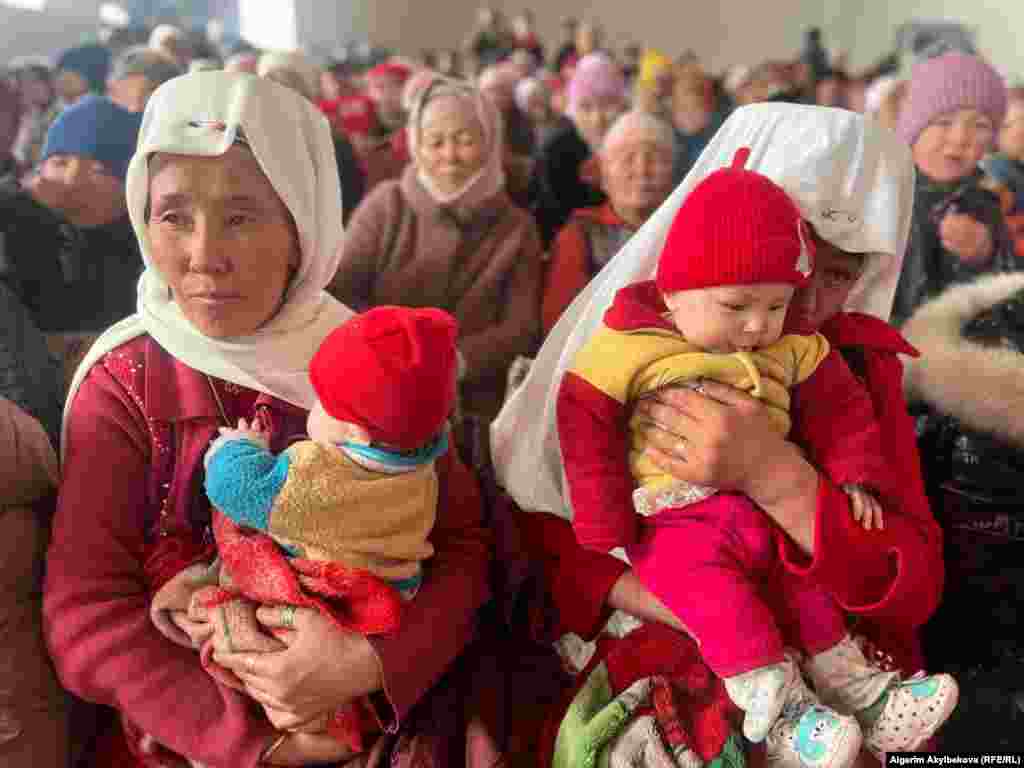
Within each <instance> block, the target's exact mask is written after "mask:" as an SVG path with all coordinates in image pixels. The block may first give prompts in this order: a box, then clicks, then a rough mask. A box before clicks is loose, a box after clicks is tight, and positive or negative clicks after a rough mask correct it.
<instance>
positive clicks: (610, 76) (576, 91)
mask: <svg viewBox="0 0 1024 768" xmlns="http://www.w3.org/2000/svg"><path fill="white" fill-rule="evenodd" d="M566 95H567V97H568V98H567V102H568V103H567V108H568V109H567V111H568V112H569V114H570V115H571V114H573V113H574V112H575V111H576V107H577V106H579V103H580V101H582V100H583V99H586V98H594V97H605V98H609V99H621V100H622V101H623V102H625V100H626V79H625V78H624V77H623V75H622V70H621V69H620V68H619V65H618V64H616V63H615V62H614V61H612V60H611V59H610V58H609V57H608V56H607V55H606V54H603V53H601V52H597V53H588V54H587V55H586V56H584V57H583V58H582V59H580V60H579V62H578V63H577V64H576V72H575V73H574V74H573V76H572V79H571V80H570V81H569V86H568V89H567V93H566Z"/></svg>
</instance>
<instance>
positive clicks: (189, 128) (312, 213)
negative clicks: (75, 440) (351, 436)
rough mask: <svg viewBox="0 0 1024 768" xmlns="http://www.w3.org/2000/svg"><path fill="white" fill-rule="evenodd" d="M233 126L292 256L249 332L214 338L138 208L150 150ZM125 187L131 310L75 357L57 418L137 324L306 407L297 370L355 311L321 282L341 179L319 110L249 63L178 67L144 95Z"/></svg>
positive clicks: (336, 223)
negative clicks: (140, 269) (277, 290)
mask: <svg viewBox="0 0 1024 768" xmlns="http://www.w3.org/2000/svg"><path fill="white" fill-rule="evenodd" d="M218 123H220V124H223V125H222V126H220V127H218V126H217V124H218ZM239 131H241V133H242V134H243V135H244V137H245V141H246V143H247V144H248V145H249V148H250V149H251V150H252V153H253V155H254V156H255V158H256V160H257V162H258V163H259V165H260V168H261V169H262V170H263V173H264V174H265V175H266V177H267V178H268V179H269V180H270V183H271V185H272V186H273V187H274V191H275V192H277V194H278V196H279V197H280V198H281V200H282V202H284V204H285V206H286V207H287V208H288V211H289V212H290V213H291V215H292V218H293V219H294V220H295V227H296V229H297V231H298V235H299V247H300V250H301V254H302V259H301V263H300V264H299V268H298V270H297V271H296V273H295V275H294V276H293V278H292V281H291V283H290V285H289V287H288V292H287V293H286V294H285V299H284V303H283V304H282V306H281V308H280V310H278V313H277V314H276V315H275V316H274V317H273V318H272V319H271V320H270V322H268V323H267V324H266V325H264V326H263V327H261V328H259V329H258V330H257V331H255V332H254V333H253V334H251V335H249V336H245V337H240V338H234V339H231V340H218V339H212V338H210V337H208V336H205V335H203V334H202V333H200V332H199V331H198V330H197V329H196V328H195V326H194V325H192V323H191V322H190V321H189V320H187V319H186V318H185V316H184V315H183V314H182V313H181V310H180V309H179V308H178V305H177V304H175V303H174V302H173V301H171V298H170V291H169V289H168V287H167V283H165V282H164V280H163V278H162V277H161V276H160V275H159V273H158V272H157V271H156V269H154V267H153V262H152V259H151V257H150V251H149V238H148V235H147V231H146V220H145V211H146V203H147V201H148V199H149V158H150V156H151V155H153V154H154V153H157V152H160V153H168V154H177V155H199V156H219V155H223V154H224V153H225V152H227V150H228V149H229V148H230V147H231V146H232V144H233V143H234V142H235V139H236V137H237V136H238V133H239ZM127 196H128V213H129V215H130V216H131V220H132V225H133V227H134V228H135V235H136V237H137V238H138V240H139V247H140V249H141V250H142V258H143V261H144V262H145V265H146V270H145V272H144V273H143V274H142V277H141V278H140V279H139V299H138V311H137V312H136V314H134V315H132V316H130V317H127V318H125V319H124V320H122V321H121V322H119V323H117V324H116V325H113V326H112V327H111V328H109V329H108V330H107V331H106V332H105V333H104V334H103V335H102V336H100V338H99V339H98V340H97V341H96V343H95V344H94V345H93V347H92V348H91V349H90V350H89V353H88V355H86V357H85V359H84V360H83V361H82V364H81V365H80V366H79V367H78V370H77V371H76V372H75V376H74V379H73V381H72V384H71V390H70V392H69V393H68V399H67V403H66V405H65V407H64V429H65V430H66V429H67V419H68V414H69V413H70V412H71V406H72V402H73V401H74V397H75V394H76V392H77V391H78V387H79V385H80V384H81V382H82V380H83V379H84V378H85V375H86V373H87V372H88V370H89V369H90V368H91V367H92V365H93V364H94V363H95V362H96V361H97V360H99V359H100V358H101V357H102V356H103V355H105V354H106V353H107V352H110V351H111V350H113V349H115V348H116V347H119V346H121V345H122V344H124V343H125V342H127V341H129V340H131V339H133V338H135V337H137V336H141V335H142V334H145V333H148V334H149V335H150V336H152V337H153V338H154V339H155V340H156V342H157V343H158V344H159V345H160V346H161V347H163V348H164V349H165V350H167V352H168V353H169V354H170V355H172V356H173V357H175V358H177V359H178V360H181V361H182V362H183V363H185V364H186V365H188V366H189V367H190V368H194V369H196V370H197V371H200V372H202V373H206V374H209V375H210V376H214V377H216V378H219V379H224V380H225V381H230V382H233V383H235V384H239V385H241V386H243V387H247V388H249V389H254V390H257V391H259V392H265V393H266V394H269V395H273V396H274V397H278V398H280V399H281V400H285V401H286V402H289V403H292V404H294V405H297V406H300V407H302V408H311V407H312V406H313V403H314V402H315V400H316V394H315V393H314V391H313V387H312V385H311V384H310V382H309V376H308V372H307V371H308V368H309V361H310V358H312V356H313V353H314V352H315V351H316V349H317V347H318V346H319V345H320V342H321V341H322V340H323V339H324V337H325V336H327V334H328V333H330V332H331V331H332V330H334V329H335V328H337V327H338V326H339V325H341V324H342V323H343V322H345V321H346V320H347V319H348V318H350V317H351V316H352V315H353V312H352V311H351V310H350V309H348V307H346V306H345V305H343V304H341V303H340V302H338V301H336V300H335V299H334V298H332V297H331V296H330V295H328V294H327V293H326V292H325V291H324V288H325V287H326V286H327V284H328V283H329V282H330V280H331V278H332V277H333V276H334V274H335V272H336V271H337V269H338V263H339V261H340V259H341V250H340V246H341V239H342V227H341V190H340V186H339V181H338V173H337V165H336V163H335V159H334V142H333V140H332V139H331V128H330V125H329V124H328V122H327V119H326V118H325V117H324V116H323V115H322V114H321V113H320V112H319V110H317V109H316V107H315V106H314V105H313V104H311V103H310V102H309V101H307V100H306V99H304V98H303V97H302V96H301V95H300V94H298V93H296V92H295V91H292V90H290V89H288V88H285V87H284V86H282V85H279V84H277V83H274V82H272V81H270V80H266V79H263V78H259V77H256V76H255V75H249V74H240V73H228V72H197V73H194V74H189V75H185V76H183V77H176V78H174V79H173V80H169V81H167V82H166V83H164V84H163V85H162V86H160V88H158V89H157V90H156V92H155V93H154V94H153V96H152V98H151V99H150V100H149V104H148V105H147V106H146V112H145V114H144V115H143V118H142V128H141V130H140V132H139V144H138V148H137V149H136V152H135V155H134V157H133V158H132V161H131V164H130V165H129V166H128V178H127ZM63 441H64V438H63V437H62V440H61V442H62V444H63Z"/></svg>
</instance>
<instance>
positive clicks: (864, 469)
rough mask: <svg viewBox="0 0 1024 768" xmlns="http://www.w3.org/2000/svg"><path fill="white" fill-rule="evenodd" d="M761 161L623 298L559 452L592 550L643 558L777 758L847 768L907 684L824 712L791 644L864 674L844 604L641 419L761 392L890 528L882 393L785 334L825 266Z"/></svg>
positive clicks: (592, 358)
mask: <svg viewBox="0 0 1024 768" xmlns="http://www.w3.org/2000/svg"><path fill="white" fill-rule="evenodd" d="M748 155H749V150H740V152H738V153H737V156H736V158H735V159H734V161H733V165H732V167H731V168H726V169H722V170H720V171H717V172H715V173H713V174H711V175H710V176H708V178H706V179H705V180H704V181H703V182H701V183H700V184H699V185H698V186H696V187H695V188H694V189H693V191H692V192H691V193H690V195H689V196H688V197H687V198H686V200H685V202H684V203H683V205H682V206H681V207H680V209H679V211H678V213H677V215H676V218H675V219H674V221H673V223H672V225H671V227H670V229H669V233H668V236H667V238H666V241H665V245H664V248H663V250H662V254H661V258H660V260H659V264H658V269H657V275H656V279H655V280H654V281H648V282H642V283H634V284H632V285H629V286H626V287H625V288H623V289H622V290H620V291H619V293H618V294H617V295H616V297H615V300H614V302H613V304H612V306H611V307H610V308H609V310H608V311H607V313H606V314H605V316H604V321H603V325H602V327H600V328H599V329H598V331H597V332H596V333H595V334H594V335H593V336H592V337H591V338H590V339H589V340H588V341H587V343H586V344H585V345H584V346H583V347H582V348H581V349H580V351H579V352H578V354H577V356H576V358H575V359H574V362H573V365H572V367H571V368H570V370H569V371H568V372H567V373H566V375H565V377H564V378H563V380H562V382H561V385H560V390H559V395H558V401H557V413H556V416H557V423H558V433H559V443H560V448H561V453H562V459H563V463H564V468H565V478H566V482H567V488H568V497H569V500H570V502H571V505H572V510H573V528H574V530H575V532H576V536H577V538H578V540H579V541H580V543H581V545H582V546H584V547H586V548H588V549H593V550H598V551H602V552H607V551H609V550H612V549H614V548H617V547H625V548H626V553H627V555H628V557H629V560H630V562H631V564H632V565H633V568H634V570H635V572H636V574H637V576H638V577H639V578H640V579H641V580H642V581H643V583H644V584H645V585H646V586H647V588H648V589H649V590H650V591H651V592H652V593H653V594H655V595H656V596H657V597H658V598H659V599H660V600H661V602H662V603H663V604H665V605H666V606H667V607H668V608H669V609H670V610H672V611H673V613H674V614H675V615H676V616H677V617H678V619H679V620H680V621H681V622H682V623H683V624H684V625H685V626H686V628H687V629H688V631H689V632H690V634H691V635H693V636H694V638H695V639H696V640H697V641H698V643H699V644H700V648H701V653H702V654H703V656H704V658H705V660H706V661H707V663H708V665H709V666H710V667H711V669H712V670H714V672H715V673H716V674H717V675H719V676H720V677H722V678H723V679H724V681H725V686H726V690H727V692H728V694H729V696H730V698H731V699H732V701H733V702H734V703H735V704H736V705H737V706H738V707H739V708H740V709H741V710H743V712H744V713H745V718H744V725H743V730H744V734H745V736H746V737H747V738H748V739H749V740H751V741H753V742H761V741H765V742H766V744H767V749H768V756H769V762H778V763H780V764H782V765H789V766H794V767H795V766H803V767H805V768H806V767H807V766H828V767H829V768H839V767H840V766H845V765H850V764H852V763H853V762H854V760H855V758H856V756H857V754H858V752H859V750H860V747H861V744H862V741H863V739H864V738H865V735H866V736H867V738H868V741H869V746H871V745H872V744H873V743H874V742H873V741H872V739H873V738H875V737H876V736H877V735H878V734H875V733H874V732H873V731H872V730H871V729H872V728H873V727H874V724H875V722H876V720H877V715H878V713H877V712H875V711H874V708H875V707H874V705H875V703H876V702H877V701H879V700H880V699H881V697H882V696H883V693H884V691H885V686H886V685H888V684H889V682H891V680H890V679H887V678H884V676H880V677H879V676H876V677H875V678H872V679H871V680H870V681H867V682H866V683H865V685H864V686H863V688H864V690H859V691H858V694H857V697H856V700H855V701H853V700H851V701H844V702H831V701H830V702H829V703H830V704H832V705H835V706H836V709H839V710H841V711H842V712H843V714H840V712H838V711H836V710H835V709H832V708H830V707H826V706H824V705H822V704H821V702H820V701H819V700H818V698H817V697H816V696H815V694H814V693H812V692H811V690H810V689H809V688H808V687H807V685H806V683H805V682H804V679H803V676H802V673H801V669H800V667H799V666H798V665H797V663H796V661H795V660H794V658H793V656H792V655H791V653H792V652H791V651H789V650H788V649H789V648H791V647H795V648H797V649H799V651H800V652H802V653H803V654H805V655H806V657H807V659H806V661H805V662H804V663H805V664H809V665H811V666H812V667H814V666H815V665H819V666H822V667H827V668H828V669H829V670H830V671H831V674H832V675H833V676H835V675H840V676H841V675H844V674H846V675H847V676H848V677H849V676H850V675H852V674H855V672H856V671H855V670H854V671H851V670H852V667H850V665H849V663H846V662H844V659H847V658H848V657H849V656H850V654H849V650H850V644H851V643H852V642H853V641H852V640H851V639H850V637H849V635H848V633H847V627H846V621H845V614H844V612H843V611H842V609H841V608H840V606H839V605H837V603H836V602H835V600H834V599H832V597H831V596H830V595H828V594H827V593H825V592H824V591H823V590H821V589H819V588H818V587H817V586H816V585H815V583H814V581H813V579H810V578H806V577H805V576H804V575H803V574H804V573H806V572H807V569H808V567H809V564H808V563H800V564H799V567H797V565H796V564H794V565H793V566H792V567H785V564H784V562H782V561H780V558H782V559H783V560H784V559H785V557H786V554H785V553H787V552H789V551H790V550H789V547H788V544H787V543H786V536H785V534H784V533H783V532H782V531H781V530H779V529H777V528H776V527H775V526H774V524H773V523H772V522H771V520H770V519H769V518H768V516H767V515H766V514H765V513H764V512H763V511H762V510H760V509H759V508H758V507H757V506H756V505H755V504H754V503H753V502H752V501H751V500H750V499H749V498H747V497H746V496H742V495H739V494H735V493H724V492H719V491H718V490H717V489H714V488H706V487H700V486H694V485H692V484H688V483H681V482H679V481H677V480H675V479H674V478H672V477H671V476H669V475H667V474H666V473H664V472H663V471H662V470H660V469H659V468H658V467H657V466H655V465H654V463H653V462H651V461H650V460H649V459H648V458H647V457H646V456H645V454H644V447H645V446H644V444H643V442H642V440H641V438H640V432H639V431H638V430H636V429H634V428H633V427H634V426H635V424H633V423H631V421H630V419H629V416H628V413H629V407H630V404H631V403H633V402H635V401H636V400H637V399H639V398H643V397H646V396H650V395H652V394H653V393H655V392H656V391H657V390H659V389H661V388H664V387H668V386H678V385H684V386H693V385H694V384H698V385H699V380H700V379H702V378H704V379H712V380H716V381H722V382H725V383H728V384H731V385H733V386H736V387H738V388H740V389H744V390H746V391H748V392H750V393H751V394H753V395H754V396H756V397H758V398H760V399H761V400H763V401H764V402H766V403H767V404H768V405H770V406H771V407H770V409H769V411H770V413H771V415H772V416H773V417H774V419H775V422H776V424H777V426H778V429H779V430H780V431H781V432H783V433H787V434H788V433H789V432H790V429H791V426H792V427H793V440H794V442H798V443H799V444H800V445H802V447H804V448H805V449H806V450H807V452H808V454H809V458H810V459H811V460H812V461H813V462H814V463H815V464H816V465H818V466H819V468H820V469H821V470H822V471H823V472H824V473H825V474H826V475H827V476H828V477H829V478H830V479H831V480H832V481H833V482H835V483H836V484H837V485H841V486H842V487H843V488H844V490H845V491H846V492H847V494H848V495H849V496H850V500H851V508H852V513H853V515H854V517H855V519H857V520H859V521H861V522H862V524H863V525H864V527H865V528H866V529H869V530H870V529H871V527H872V525H874V526H877V527H881V526H882V524H883V521H882V519H881V514H880V509H881V507H880V505H879V503H878V502H877V500H876V499H875V498H874V496H873V495H872V492H871V491H869V490H867V489H869V488H870V489H872V490H873V491H878V492H882V493H884V492H885V488H886V484H887V483H890V482H893V480H890V479H889V478H887V476H886V473H885V467H884V466H881V464H880V456H881V455H882V454H881V446H880V444H879V435H878V426H877V423H876V421H875V417H874V412H873V407H872V403H871V400H870V396H869V394H868V392H867V391H866V389H865V388H864V387H862V386H861V385H860V384H859V383H858V382H857V381H856V379H855V378H854V376H853V373H852V372H851V371H850V369H849V368H848V367H847V366H846V364H845V363H844V362H843V359H842V357H841V356H840V355H839V353H838V352H836V351H833V350H830V348H829V344H828V342H827V341H826V340H825V338H824V337H823V336H822V335H820V334H812V335H797V334H786V335H784V334H783V329H784V324H785V318H786V313H787V309H788V306H789V303H790V301H791V299H792V298H793V295H794V292H795V291H796V289H797V288H798V287H800V286H802V285H803V284H804V283H805V282H806V281H807V279H808V278H809V276H810V274H811V271H812V267H813V239H812V236H811V233H810V232H809V230H808V226H807V224H806V222H804V221H803V219H802V217H801V215H800V212H799V210H798V208H797V207H796V205H795V204H794V203H793V202H792V200H790V198H789V197H788V196H787V195H786V193H785V192H784V191H783V190H782V189H781V188H780V187H778V186H777V185H776V184H774V183H773V182H772V181H771V180H769V179H768V178H766V177H765V176H762V175H760V174H757V173H753V172H751V171H746V170H743V166H744V164H745V162H746V159H747V156H748ZM797 385H800V386H799V387H797ZM795 387H796V391H795V392H792V393H791V390H793V389H794V388H795ZM847 393H850V394H849V396H847ZM840 397H841V398H842V402H837V398H840ZM791 413H792V417H791ZM627 457H628V461H626V460H624V459H627ZM932 682H934V681H933V680H930V682H929V684H932ZM922 709H923V708H922ZM906 714H907V717H906V720H905V722H903V723H902V725H901V726H900V727H903V728H908V729H914V733H918V734H920V736H921V741H924V739H926V738H927V737H928V736H930V735H931V733H933V732H934V730H935V729H936V728H937V727H938V725H940V724H941V721H939V722H938V723H934V722H932V721H930V720H927V719H926V718H927V717H928V716H929V715H928V713H925V712H923V711H922V712H918V711H916V710H915V711H913V712H908V713H906ZM938 716H939V715H938V714H936V717H938ZM945 717H948V712H947V713H945V716H943V717H942V719H943V720H944V719H945ZM862 723H863V725H864V728H865V732H864V733H862V730H861V724H862Z"/></svg>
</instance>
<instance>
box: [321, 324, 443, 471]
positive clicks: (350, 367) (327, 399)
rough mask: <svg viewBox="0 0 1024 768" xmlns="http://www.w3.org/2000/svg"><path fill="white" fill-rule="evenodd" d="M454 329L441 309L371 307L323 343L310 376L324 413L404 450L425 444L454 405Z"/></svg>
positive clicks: (338, 329)
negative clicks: (363, 429)
mask: <svg viewBox="0 0 1024 768" xmlns="http://www.w3.org/2000/svg"><path fill="white" fill-rule="evenodd" d="M457 336H458V324H457V323H456V322H455V318H453V317H452V316H451V315H449V314H448V313H447V312H444V311H443V310H440V309H411V308H408V307H376V308H374V309H371V310H369V311H368V312H365V313H364V314H361V315H356V316H355V317H353V318H352V319H351V320H349V321H348V322H347V323H345V324H344V325H342V326H340V327H338V328H336V329H335V330H334V331H332V332H331V334H330V335H329V336H328V337H327V338H326V339H324V341H323V343H322V344H321V345H320V348H319V349H318V350H317V352H316V354H315V355H313V359H312V360H311V361H310V364H309V378H310V380H311V381H312V383H313V389H315V390H316V394H317V397H318V398H319V399H320V403H321V404H322V405H323V408H324V410H325V411H326V412H327V413H328V414H329V415H331V416H333V417H334V418H335V419H338V420H339V421H348V422H351V423H353V424H358V425H359V426H361V427H364V428H365V429H366V430H367V431H368V432H369V433H370V437H371V439H372V440H373V441H374V442H379V443H386V444H388V445H392V446H395V447H397V448H398V449H400V450H403V451H411V450H415V449H416V448H420V447H422V446H423V445H426V444H427V443H428V442H430V440H431V439H432V438H433V437H435V436H436V435H437V434H438V433H439V432H440V431H441V429H442V427H443V426H444V423H445V421H446V420H447V419H448V416H449V415H450V413H451V411H452V408H453V407H454V405H455V373H456V368H457V362H456V352H455V340H456V338H457Z"/></svg>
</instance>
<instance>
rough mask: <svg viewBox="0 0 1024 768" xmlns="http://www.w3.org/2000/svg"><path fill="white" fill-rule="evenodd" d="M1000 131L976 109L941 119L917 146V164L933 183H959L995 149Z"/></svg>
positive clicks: (940, 117)
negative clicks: (995, 141)
mask: <svg viewBox="0 0 1024 768" xmlns="http://www.w3.org/2000/svg"><path fill="white" fill-rule="evenodd" d="M997 127H998V126H994V125H992V120H991V118H989V117H988V116H987V115H984V114H982V113H981V112H979V111H978V110H976V109H961V110H957V111H956V112H947V113H945V114H942V115H939V116H938V117H936V118H935V119H934V120H932V122H931V123H929V125H928V127H927V128H925V129H924V130H923V131H921V135H920V136H918V138H917V141H915V142H914V146H913V148H912V152H913V155H914V163H915V164H916V165H917V168H918V170H920V171H921V172H922V173H924V175H925V176H927V177H928V178H930V179H932V180H933V181H937V182H939V183H943V184H948V183H951V182H954V181H959V180H960V179H962V178H964V177H965V176H969V175H970V174H972V173H974V171H975V169H976V168H977V167H978V161H979V160H981V158H982V156H983V155H984V154H985V153H986V152H988V151H989V150H990V149H991V148H992V143H993V141H994V140H995V135H996V134H995V132H996V128H997Z"/></svg>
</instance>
